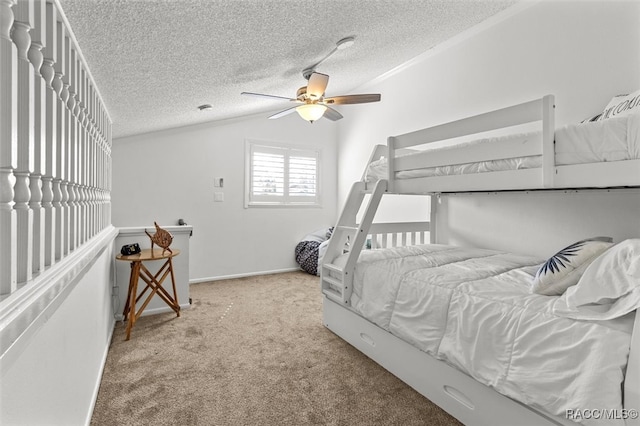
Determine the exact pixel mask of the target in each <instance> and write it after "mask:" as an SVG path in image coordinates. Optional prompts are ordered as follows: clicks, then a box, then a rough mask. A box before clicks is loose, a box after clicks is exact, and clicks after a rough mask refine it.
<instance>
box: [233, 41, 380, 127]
mask: <svg viewBox="0 0 640 426" xmlns="http://www.w3.org/2000/svg"><path fill="white" fill-rule="evenodd" d="M353 41H354V38H353V37H347V38H344V39H342V40H340V41H339V42H338V43H337V44H336V47H335V48H334V49H333V50H332V51H331V52H330V53H329V54H328V55H327V56H325V57H324V58H323V59H322V60H320V61H319V62H318V63H316V64H315V65H313V66H311V67H309V68H307V69H305V70H304V71H303V72H302V76H303V77H304V78H305V79H307V80H308V83H307V85H306V86H302V87H301V88H299V89H298V91H297V93H296V97H295V98H287V97H284V96H275V95H265V94H262V93H252V92H242V95H249V96H259V97H263V98H269V99H281V100H286V101H289V102H295V103H297V104H299V105H297V106H294V107H291V108H287V109H285V110H283V111H280V112H278V113H276V114H273V115H272V116H270V117H269V118H270V119H274V118H280V117H284V116H285V115H288V114H291V113H293V112H297V113H298V114H299V115H300V117H302V118H303V119H305V120H307V121H309V122H310V123H313V122H314V121H316V120H318V119H319V118H321V117H326V118H328V119H329V120H331V121H337V120H340V119H341V118H342V114H340V113H339V112H338V111H336V110H335V109H333V108H331V105H347V104H363V103H369V102H378V101H380V94H378V93H376V94H364V95H341V96H331V97H328V98H326V97H325V96H324V94H325V90H326V89H327V84H328V83H329V76H328V75H326V74H321V73H319V72H316V71H315V69H316V67H317V66H318V65H320V63H321V62H324V61H325V60H326V59H327V58H329V56H331V55H332V54H333V53H335V52H336V51H337V50H342V49H344V48H346V47H348V46H351V45H352V44H353Z"/></svg>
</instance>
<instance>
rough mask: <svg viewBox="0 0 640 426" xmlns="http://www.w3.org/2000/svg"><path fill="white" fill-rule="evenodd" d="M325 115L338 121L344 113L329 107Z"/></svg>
mask: <svg viewBox="0 0 640 426" xmlns="http://www.w3.org/2000/svg"><path fill="white" fill-rule="evenodd" d="M323 117H324V118H328V119H329V120H331V121H338V120H340V119H341V118H342V114H340V113H339V112H338V111H336V110H335V109H333V108H329V107H327V110H326V111H325V112H324V115H323Z"/></svg>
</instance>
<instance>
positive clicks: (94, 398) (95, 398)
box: [84, 319, 116, 426]
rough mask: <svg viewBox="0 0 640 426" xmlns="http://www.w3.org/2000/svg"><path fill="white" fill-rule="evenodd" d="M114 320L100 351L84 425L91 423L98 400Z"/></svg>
mask: <svg viewBox="0 0 640 426" xmlns="http://www.w3.org/2000/svg"><path fill="white" fill-rule="evenodd" d="M115 325H116V320H115V319H113V320H112V321H111V325H110V327H109V328H110V330H111V332H110V333H109V339H107V345H106V346H105V348H104V352H103V353H102V359H101V360H100V371H99V372H98V375H97V380H96V385H95V386H94V388H93V394H92V397H91V406H90V407H89V412H88V414H87V418H86V420H85V422H84V424H85V425H86V426H89V425H90V424H91V419H92V418H93V410H95V408H96V402H97V401H98V392H99V391H100V384H101V383H102V374H103V373H104V367H105V366H106V365H107V356H108V355H109V348H110V347H111V341H112V340H113V331H114V329H115Z"/></svg>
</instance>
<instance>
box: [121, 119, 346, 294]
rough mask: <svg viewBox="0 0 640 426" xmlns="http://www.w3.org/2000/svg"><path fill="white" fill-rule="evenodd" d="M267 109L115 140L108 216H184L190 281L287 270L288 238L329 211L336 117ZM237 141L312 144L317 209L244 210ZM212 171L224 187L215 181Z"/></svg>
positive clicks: (133, 222) (130, 222) (330, 217)
mask: <svg viewBox="0 0 640 426" xmlns="http://www.w3.org/2000/svg"><path fill="white" fill-rule="evenodd" d="M267 115H268V114H261V115H259V116H252V117H248V118H245V119H239V120H233V121H228V122H223V123H211V124H202V125H196V126H189V127H183V128H179V129H174V130H168V131H163V132H157V133H150V134H144V135H139V136H133V137H128V138H121V139H116V140H114V143H113V151H112V157H113V169H114V176H113V190H112V221H113V224H114V225H115V226H118V227H130V226H149V227H151V226H152V224H153V221H154V220H155V221H157V222H158V223H159V224H160V225H175V224H177V221H178V219H179V218H182V219H184V220H185V222H187V223H188V224H189V225H191V226H193V237H192V238H191V247H190V256H191V258H190V278H191V281H192V282H194V281H198V280H204V279H208V278H213V277H225V276H233V275H242V274H250V273H256V272H268V271H276V270H282V269H289V268H296V267H297V264H296V263H295V261H294V248H295V245H296V244H297V242H298V241H299V240H300V239H301V238H302V237H304V235H306V234H307V233H309V232H312V231H314V230H316V229H318V228H321V227H323V226H331V225H333V224H334V222H335V219H336V187H337V184H336V179H337V170H336V125H335V123H333V122H330V121H327V120H320V121H317V122H315V123H313V124H310V123H308V122H306V121H303V120H302V119H301V118H300V117H298V116H297V114H293V115H290V116H286V117H283V118H281V119H278V120H268V119H267V118H266V117H267ZM245 139H258V140H264V141H273V142H283V143H288V144H301V145H303V146H317V147H320V149H321V157H322V158H321V161H322V166H321V170H320V172H321V174H320V177H321V185H322V208H295V207H294V208H249V209H246V208H244V181H245V159H244V155H245ZM216 177H223V178H224V188H214V178H216ZM215 191H220V192H223V193H224V198H225V199H224V202H214V201H213V195H214V192H215Z"/></svg>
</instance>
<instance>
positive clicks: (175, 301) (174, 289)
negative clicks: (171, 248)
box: [169, 258, 180, 316]
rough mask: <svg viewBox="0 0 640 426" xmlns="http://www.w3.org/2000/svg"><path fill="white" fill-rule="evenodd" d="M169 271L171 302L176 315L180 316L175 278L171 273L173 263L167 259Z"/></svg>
mask: <svg viewBox="0 0 640 426" xmlns="http://www.w3.org/2000/svg"><path fill="white" fill-rule="evenodd" d="M169 270H170V271H171V284H172V285H173V302H174V304H175V305H174V306H175V307H176V315H177V316H180V303H178V292H177V291H176V277H175V275H174V273H173V261H172V260H171V258H169Z"/></svg>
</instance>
